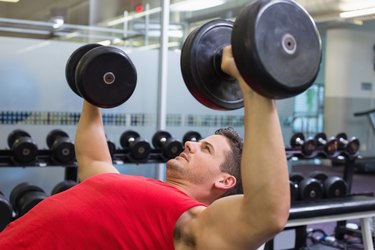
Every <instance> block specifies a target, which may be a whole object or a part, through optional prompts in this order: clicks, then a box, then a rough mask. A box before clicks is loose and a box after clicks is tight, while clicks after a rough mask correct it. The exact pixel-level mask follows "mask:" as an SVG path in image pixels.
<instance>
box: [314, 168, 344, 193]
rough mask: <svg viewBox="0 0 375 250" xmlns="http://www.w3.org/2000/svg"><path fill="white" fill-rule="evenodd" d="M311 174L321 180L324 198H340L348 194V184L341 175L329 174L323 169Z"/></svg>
mask: <svg viewBox="0 0 375 250" xmlns="http://www.w3.org/2000/svg"><path fill="white" fill-rule="evenodd" d="M309 176H310V177H312V178H315V179H317V180H319V181H320V182H321V184H322V185H323V191H324V193H323V197H324V198H338V197H343V196H345V195H346V194H347V191H348V185H347V184H346V181H344V180H343V179H342V178H341V177H338V176H328V175H327V174H325V173H323V172H321V171H314V172H312V173H311V174H310V175H309Z"/></svg>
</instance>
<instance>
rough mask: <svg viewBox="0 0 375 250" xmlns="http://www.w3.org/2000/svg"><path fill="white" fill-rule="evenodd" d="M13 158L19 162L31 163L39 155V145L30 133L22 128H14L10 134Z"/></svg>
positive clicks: (9, 142)
mask: <svg viewBox="0 0 375 250" xmlns="http://www.w3.org/2000/svg"><path fill="white" fill-rule="evenodd" d="M8 146H9V148H10V150H11V151H12V160H13V161H14V162H15V163H17V164H31V163H33V162H34V161H35V160H36V158H37V155H38V147H37V145H36V144H35V142H34V141H33V140H32V138H31V136H30V134H29V133H27V132H26V131H24V130H22V129H16V130H13V131H12V132H11V133H10V134H9V136H8Z"/></svg>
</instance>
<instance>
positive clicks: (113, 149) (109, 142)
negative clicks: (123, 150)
mask: <svg viewBox="0 0 375 250" xmlns="http://www.w3.org/2000/svg"><path fill="white" fill-rule="evenodd" d="M107 146H108V151H109V154H110V155H111V158H112V159H113V157H114V154H115V152H116V144H115V143H114V142H113V141H112V140H110V139H107Z"/></svg>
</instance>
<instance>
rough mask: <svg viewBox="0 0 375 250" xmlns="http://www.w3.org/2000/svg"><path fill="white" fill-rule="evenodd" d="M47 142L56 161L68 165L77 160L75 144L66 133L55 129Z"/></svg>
mask: <svg viewBox="0 0 375 250" xmlns="http://www.w3.org/2000/svg"><path fill="white" fill-rule="evenodd" d="M46 142H47V146H48V148H49V149H50V150H51V153H52V154H51V155H52V159H53V160H54V161H56V162H58V163H63V164H67V163H72V162H73V161H74V160H75V151H74V143H73V142H72V141H71V140H70V139H69V135H68V134H67V133H66V132H64V131H62V130H60V129H54V130H52V131H50V132H49V133H48V135H47V138H46Z"/></svg>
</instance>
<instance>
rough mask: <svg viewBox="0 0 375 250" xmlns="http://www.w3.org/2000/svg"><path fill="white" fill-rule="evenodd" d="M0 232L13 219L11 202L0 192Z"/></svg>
mask: <svg viewBox="0 0 375 250" xmlns="http://www.w3.org/2000/svg"><path fill="white" fill-rule="evenodd" d="M0 215H1V216H0V232H1V231H2V230H3V229H4V228H5V227H6V226H7V225H8V224H9V223H10V222H11V221H12V218H13V209H12V205H11V204H10V202H9V201H8V200H7V199H6V198H5V197H4V194H3V193H2V192H0Z"/></svg>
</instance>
